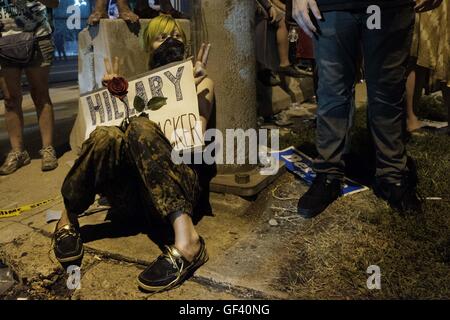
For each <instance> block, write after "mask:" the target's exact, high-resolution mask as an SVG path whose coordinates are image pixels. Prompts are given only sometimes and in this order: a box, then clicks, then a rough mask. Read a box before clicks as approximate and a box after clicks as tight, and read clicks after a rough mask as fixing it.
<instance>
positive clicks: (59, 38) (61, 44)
mask: <svg viewBox="0 0 450 320" xmlns="http://www.w3.org/2000/svg"><path fill="white" fill-rule="evenodd" d="M54 38H55V47H56V52H57V53H58V57H59V60H62V59H63V58H64V61H67V55H66V48H65V38H64V34H63V33H62V32H57V33H56V34H55V37H54Z"/></svg>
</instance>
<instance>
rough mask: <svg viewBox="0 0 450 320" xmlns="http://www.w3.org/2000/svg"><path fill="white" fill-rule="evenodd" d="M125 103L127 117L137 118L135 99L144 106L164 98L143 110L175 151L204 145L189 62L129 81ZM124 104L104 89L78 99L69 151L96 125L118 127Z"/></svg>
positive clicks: (75, 147)
mask: <svg viewBox="0 0 450 320" xmlns="http://www.w3.org/2000/svg"><path fill="white" fill-rule="evenodd" d="M128 82H129V87H128V94H127V97H126V101H128V103H127V105H128V106H129V114H130V116H135V115H137V113H138V112H137V111H136V110H135V109H134V107H133V101H134V98H135V96H139V97H141V98H142V100H143V101H144V103H145V104H146V105H147V103H148V101H150V99H152V98H154V97H165V98H167V100H166V104H164V105H163V106H161V107H159V108H156V109H154V108H152V109H150V108H148V107H147V108H146V109H145V110H144V112H145V113H146V114H147V115H148V117H149V119H150V120H152V121H153V122H155V123H157V124H158V125H159V127H160V128H161V130H162V131H163V132H164V134H165V136H166V137H167V139H168V140H169V141H170V142H171V144H172V146H173V147H174V149H175V150H185V149H191V148H194V147H198V146H202V145H203V137H202V132H201V125H200V115H199V109H198V100H197V90H196V87H195V82H194V76H193V66H192V62H191V61H190V60H186V61H182V62H176V63H173V64H170V65H167V66H164V67H162V68H159V69H155V70H152V71H150V72H148V73H144V74H141V75H139V76H137V77H134V78H133V79H128ZM125 107H126V106H125V104H124V103H123V102H122V101H120V100H119V99H117V98H115V97H114V96H112V95H111V94H110V93H109V92H108V90H107V89H106V88H102V89H98V90H95V91H92V92H89V93H86V94H84V95H82V96H81V97H80V100H79V110H78V117H77V120H76V123H75V126H74V128H73V130H72V133H71V147H72V149H75V150H76V149H79V148H80V146H81V144H82V143H83V141H84V140H86V139H87V138H88V137H89V134H90V133H91V132H92V131H93V130H94V129H95V128H96V127H97V126H119V125H120V124H121V123H122V121H123V120H124V118H125V114H126V112H125Z"/></svg>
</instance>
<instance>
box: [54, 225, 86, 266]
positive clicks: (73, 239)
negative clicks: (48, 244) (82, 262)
mask: <svg viewBox="0 0 450 320" xmlns="http://www.w3.org/2000/svg"><path fill="white" fill-rule="evenodd" d="M53 252H54V253H55V256H56V259H58V261H59V262H61V263H67V262H72V261H77V260H79V259H81V258H82V257H83V252H84V250H83V241H82V240H81V236H80V233H79V232H78V230H77V229H76V228H75V227H73V226H72V225H69V224H67V225H65V226H64V227H62V228H60V229H59V230H56V231H55V233H54V234H53Z"/></svg>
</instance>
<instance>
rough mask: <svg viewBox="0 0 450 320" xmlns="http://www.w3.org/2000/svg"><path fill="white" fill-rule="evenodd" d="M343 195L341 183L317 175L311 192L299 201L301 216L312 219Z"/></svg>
mask: <svg viewBox="0 0 450 320" xmlns="http://www.w3.org/2000/svg"><path fill="white" fill-rule="evenodd" d="M341 194H342V186H341V181H340V180H338V179H328V178H327V176H326V175H325V174H320V173H319V174H317V176H316V178H315V179H314V181H313V183H312V185H311V187H309V190H308V191H307V192H306V193H305V194H304V195H303V196H302V197H301V198H300V200H299V201H298V206H297V211H298V214H299V215H300V216H302V217H303V218H305V219H310V218H313V217H315V216H317V215H318V214H319V213H321V212H323V211H324V210H325V209H326V208H327V207H328V206H329V205H330V204H331V203H333V201H335V200H336V199H337V198H339V196H340V195H341Z"/></svg>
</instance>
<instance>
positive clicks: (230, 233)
mask: <svg viewBox="0 0 450 320" xmlns="http://www.w3.org/2000/svg"><path fill="white" fill-rule="evenodd" d="M74 159H75V155H74V154H73V153H72V152H68V153H66V154H64V156H63V157H61V159H60V166H59V167H58V168H57V169H56V170H54V171H52V172H47V173H43V172H41V171H40V168H39V161H38V160H33V161H32V163H31V165H29V166H26V167H24V168H22V169H20V170H19V171H18V172H16V173H15V174H13V175H10V176H6V177H0V189H1V190H2V192H1V193H0V208H1V209H7V208H13V207H17V206H22V205H24V204H31V203H36V202H40V201H42V200H46V199H49V198H53V197H58V195H59V188H60V186H61V183H62V181H63V179H64V177H65V175H66V173H67V172H68V170H69V169H70V166H69V164H70V162H71V161H73V160H74ZM68 163H69V164H68ZM30 177H33V178H32V179H30ZM290 179H292V176H290V174H285V175H284V176H282V178H281V179H279V181H278V183H276V184H275V185H272V186H270V187H269V188H268V189H266V191H265V192H263V193H262V194H260V196H259V197H258V199H257V200H255V201H250V200H246V199H243V198H240V197H237V196H232V195H226V194H214V193H213V194H211V202H212V206H213V209H214V215H215V216H214V217H204V218H203V219H202V220H201V221H200V223H199V224H198V227H197V228H198V231H199V233H200V234H201V235H202V236H203V237H204V238H205V241H206V243H207V248H208V251H209V255H210V260H209V262H208V263H207V264H206V265H205V266H203V267H202V268H200V269H199V270H198V271H197V273H196V274H195V276H194V277H193V278H192V279H190V280H188V281H187V282H186V283H185V284H184V285H183V286H181V287H180V288H178V289H175V290H173V291H169V292H166V293H160V294H154V295H149V294H146V293H143V292H141V291H139V290H138V288H137V285H136V281H135V280H136V277H137V275H138V274H139V273H140V272H141V271H142V270H143V268H144V267H145V266H146V265H148V264H149V263H150V262H151V261H152V260H153V259H154V258H156V257H157V256H158V255H159V253H160V250H159V248H158V246H157V245H156V244H155V243H154V242H152V241H151V240H150V238H149V237H148V236H147V235H145V234H143V233H137V232H135V231H132V230H117V229H115V228H114V227H113V226H112V224H111V223H110V222H108V221H105V217H106V211H102V212H99V213H97V214H93V215H88V216H85V217H82V218H81V219H80V222H81V225H82V228H81V232H82V235H83V237H84V239H85V242H86V243H85V248H86V253H85V257H84V260H83V264H82V266H81V270H82V278H81V289H80V290H75V291H72V290H69V289H68V288H67V286H66V281H67V277H68V274H66V273H65V272H64V270H63V269H62V268H61V267H60V266H59V264H58V263H57V261H56V259H55V257H54V256H53V253H52V252H51V250H50V249H51V234H52V232H53V230H54V228H55V224H56V222H51V223H47V222H46V211H47V210H50V209H51V210H62V209H63V204H62V200H61V199H60V198H57V199H56V200H54V201H53V202H51V203H49V204H48V205H44V206H42V207H39V208H36V209H34V210H32V211H27V212H23V213H22V214H21V215H20V216H17V217H12V218H2V219H0V244H1V246H0V259H1V260H2V261H3V262H4V263H5V264H6V265H7V266H9V267H10V268H11V269H12V271H13V272H14V274H15V275H16V276H17V279H18V280H19V282H20V285H18V286H17V287H16V291H15V292H16V294H17V296H21V295H22V296H23V295H24V294H25V296H26V297H28V298H50V299H54V298H56V299H66V298H72V299H242V298H258V299H259V298H263V299H265V298H283V299H286V298H289V295H288V294H287V293H286V292H283V291H282V290H279V289H275V287H274V286H273V284H274V283H276V282H277V279H278V278H279V276H280V275H279V270H281V269H282V268H284V267H286V265H283V264H286V263H288V262H287V261H288V260H287V259H284V257H283V254H282V252H283V246H284V243H283V241H279V239H288V238H290V237H291V236H292V234H289V232H288V229H285V230H283V228H282V227H281V225H280V226H271V225H269V223H268V221H269V220H270V219H272V218H273V216H274V213H273V211H272V210H271V209H270V207H271V202H272V201H273V200H274V199H273V198H272V196H271V192H272V190H273V189H274V188H275V187H277V185H278V187H279V186H280V185H282V184H286V183H287V182H288V181H289V180H290ZM298 186H299V189H298V192H302V191H303V190H304V189H305V188H306V187H303V186H302V185H301V184H300V183H299V184H298ZM95 208H96V206H95V205H94V206H93V207H92V209H95ZM284 261H286V263H285V262H284ZM24 290H25V292H24ZM13 295H14V294H13ZM10 297H11V296H10Z"/></svg>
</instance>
